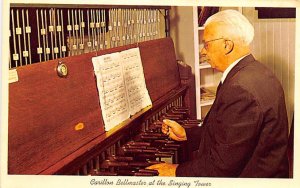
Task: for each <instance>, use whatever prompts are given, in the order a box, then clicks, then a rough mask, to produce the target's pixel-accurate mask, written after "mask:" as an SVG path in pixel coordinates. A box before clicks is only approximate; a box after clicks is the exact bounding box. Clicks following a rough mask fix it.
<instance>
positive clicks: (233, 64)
mask: <svg viewBox="0 0 300 188" xmlns="http://www.w3.org/2000/svg"><path fill="white" fill-rule="evenodd" d="M247 55H249V54H247ZM247 55H244V56H242V57H241V58H239V59H237V60H235V61H234V62H233V63H231V64H230V65H229V66H228V67H227V68H226V70H225V71H224V72H223V75H222V78H221V82H222V84H223V83H224V81H225V79H226V77H227V75H228V73H229V72H230V71H231V69H232V68H233V67H234V66H235V65H236V64H238V62H240V60H241V59H243V58H244V57H246V56H247Z"/></svg>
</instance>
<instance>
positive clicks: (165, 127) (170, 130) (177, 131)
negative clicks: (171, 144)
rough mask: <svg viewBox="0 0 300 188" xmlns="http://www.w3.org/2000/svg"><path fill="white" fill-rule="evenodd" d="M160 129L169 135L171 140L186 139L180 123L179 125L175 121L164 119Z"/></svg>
mask: <svg viewBox="0 0 300 188" xmlns="http://www.w3.org/2000/svg"><path fill="white" fill-rule="evenodd" d="M161 130H162V132H163V133H164V134H166V135H169V137H170V138H172V139H173V140H176V141H185V140H187V137H186V133H185V129H184V128H183V127H182V126H181V125H179V124H178V123H177V122H176V121H172V120H169V119H164V120H163V124H162V128H161Z"/></svg>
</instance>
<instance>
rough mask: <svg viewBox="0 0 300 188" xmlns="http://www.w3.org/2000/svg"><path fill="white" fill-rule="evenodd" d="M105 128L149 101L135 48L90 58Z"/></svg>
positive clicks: (138, 52)
mask: <svg viewBox="0 0 300 188" xmlns="http://www.w3.org/2000/svg"><path fill="white" fill-rule="evenodd" d="M92 62H93V66H94V71H95V75H96V79H97V87H98V92H99V99H100V105H101V111H102V116H103V120H104V124H105V130H106V131H108V130H110V129H111V128H113V127H115V126H116V125H118V124H120V123H121V122H123V121H124V120H126V119H128V118H129V117H130V115H134V114H135V113H137V112H139V111H140V110H142V109H143V108H145V107H147V106H149V105H152V102H151V99H150V96H149V93H148V90H147V88H146V83H145V77H144V72H143V66H142V61H141V57H140V51H139V48H132V49H129V50H125V51H122V52H117V53H112V54H106V55H102V56H98V57H94V58H92Z"/></svg>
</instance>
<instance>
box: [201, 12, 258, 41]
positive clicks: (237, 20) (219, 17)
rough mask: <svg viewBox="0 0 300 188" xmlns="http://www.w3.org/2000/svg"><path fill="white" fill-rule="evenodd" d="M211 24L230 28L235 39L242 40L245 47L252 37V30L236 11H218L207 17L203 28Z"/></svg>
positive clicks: (244, 18)
mask: <svg viewBox="0 0 300 188" xmlns="http://www.w3.org/2000/svg"><path fill="white" fill-rule="evenodd" d="M212 22H223V23H224V24H226V25H227V26H229V27H230V28H231V30H232V31H233V32H234V33H235V34H236V36H237V37H239V38H240V39H242V40H243V41H244V43H245V44H246V45H249V44H250V43H251V42H252V40H253V37H254V28H253V26H252V24H251V23H250V22H249V20H248V19H247V18H246V17H245V16H244V15H243V14H241V13H240V12H239V11H236V10H231V9H228V10H224V11H220V12H218V13H216V14H214V15H212V16H211V17H209V18H208V19H207V20H206V22H205V24H204V26H207V25H208V24H210V23H212Z"/></svg>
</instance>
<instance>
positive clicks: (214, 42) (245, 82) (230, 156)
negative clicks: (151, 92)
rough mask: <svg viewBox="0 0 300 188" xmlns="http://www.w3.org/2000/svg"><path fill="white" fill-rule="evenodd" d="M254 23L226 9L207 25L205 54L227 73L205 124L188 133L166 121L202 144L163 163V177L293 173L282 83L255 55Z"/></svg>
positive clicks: (174, 133) (172, 132)
mask: <svg viewBox="0 0 300 188" xmlns="http://www.w3.org/2000/svg"><path fill="white" fill-rule="evenodd" d="M253 36H254V29H253V26H252V25H251V24H250V23H249V21H248V20H247V19H246V18H245V17H244V16H243V15H242V14H241V13H239V12H238V11H235V10H225V11H221V12H219V13H217V14H215V15H213V16H211V17H210V18H209V19H208V20H207V21H206V23H205V30H204V34H203V43H204V47H203V49H202V50H201V56H202V57H203V58H205V59H206V61H207V62H208V63H210V64H211V66H212V68H215V69H217V70H219V71H221V72H223V76H222V78H221V82H220V84H219V86H218V89H217V94H216V99H215V102H214V104H213V105H212V107H211V109H210V111H209V112H208V114H207V116H206V117H205V119H204V123H203V125H202V126H201V127H197V128H196V130H193V131H192V132H186V131H185V129H184V128H183V127H181V126H180V125H179V124H178V123H176V122H175V121H171V120H164V125H163V127H162V132H163V133H165V134H169V137H170V138H172V139H174V140H178V141H182V140H187V139H188V140H190V139H192V140H193V142H196V143H197V144H198V149H197V151H196V152H197V153H196V157H194V158H193V160H191V161H188V162H185V163H182V164H179V165H178V164H168V163H165V164H157V165H153V166H150V167H149V169H157V170H158V171H159V174H160V175H161V176H210V177H279V178H283V177H288V161H287V155H286V149H287V142H288V123H287V113H286V106H285V101H284V100H285V99H284V92H283V89H282V86H281V84H280V82H279V81H278V80H277V78H276V77H275V76H274V75H273V73H272V72H271V71H270V70H268V69H267V68H266V67H265V66H264V65H263V64H261V63H259V62H257V61H256V60H255V59H254V57H253V56H252V55H251V53H250V49H249V44H250V42H251V41H252V39H253Z"/></svg>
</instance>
